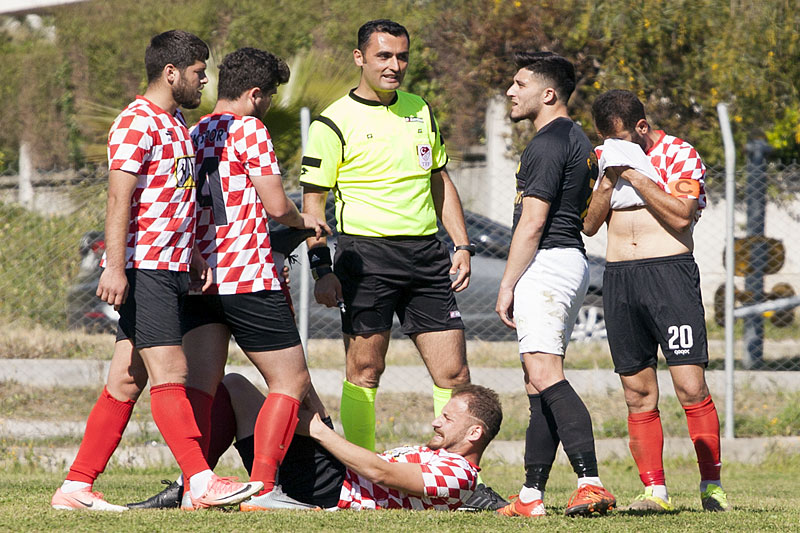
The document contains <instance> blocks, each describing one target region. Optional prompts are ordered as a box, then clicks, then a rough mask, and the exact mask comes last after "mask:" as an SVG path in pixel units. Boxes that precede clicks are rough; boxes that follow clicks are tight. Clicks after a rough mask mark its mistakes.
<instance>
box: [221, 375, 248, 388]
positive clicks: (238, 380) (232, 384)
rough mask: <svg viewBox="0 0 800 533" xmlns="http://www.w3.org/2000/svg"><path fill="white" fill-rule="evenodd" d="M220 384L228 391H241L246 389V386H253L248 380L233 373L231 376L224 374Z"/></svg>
mask: <svg viewBox="0 0 800 533" xmlns="http://www.w3.org/2000/svg"><path fill="white" fill-rule="evenodd" d="M222 383H223V384H224V385H225V387H226V388H227V389H228V390H230V389H242V388H243V387H248V386H250V387H252V386H253V384H252V383H250V380H249V379H247V378H246V377H244V376H243V375H241V374H237V373H235V372H233V373H231V374H225V376H224V377H223V378H222Z"/></svg>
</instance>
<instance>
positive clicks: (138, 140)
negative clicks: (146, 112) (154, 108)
mask: <svg viewBox="0 0 800 533" xmlns="http://www.w3.org/2000/svg"><path fill="white" fill-rule="evenodd" d="M152 147H153V137H152V135H151V133H150V120H149V119H148V118H147V117H146V116H143V115H138V114H134V113H123V114H122V115H120V116H119V117H117V120H115V121H114V124H113V125H112V126H111V131H110V132H109V133H108V169H109V170H124V171H125V172H130V173H132V174H139V173H140V171H141V169H142V165H143V164H144V162H145V160H146V159H147V157H148V155H149V154H150V150H151V149H152Z"/></svg>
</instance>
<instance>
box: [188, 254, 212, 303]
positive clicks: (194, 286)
mask: <svg viewBox="0 0 800 533" xmlns="http://www.w3.org/2000/svg"><path fill="white" fill-rule="evenodd" d="M189 280H190V281H189V291H191V292H205V291H206V289H208V288H209V287H210V286H211V284H212V283H213V282H214V272H213V271H212V270H211V267H210V266H208V263H207V262H206V260H205V259H203V256H202V255H200V252H199V251H198V250H197V249H196V248H195V250H194V251H193V253H192V262H191V263H190V264H189Z"/></svg>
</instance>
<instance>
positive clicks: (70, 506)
mask: <svg viewBox="0 0 800 533" xmlns="http://www.w3.org/2000/svg"><path fill="white" fill-rule="evenodd" d="M50 506H51V507H52V508H53V509H60V510H62V511H79V510H85V511H110V512H113V513H121V512H122V511H127V510H128V508H127V507H125V506H124V505H114V504H113V503H108V502H107V501H105V500H104V499H103V494H102V493H100V492H92V489H91V488H90V487H86V488H84V489H81V490H76V491H75V492H64V491H62V490H61V489H60V488H59V489H58V490H57V491H56V493H55V494H53V498H52V499H51V500H50Z"/></svg>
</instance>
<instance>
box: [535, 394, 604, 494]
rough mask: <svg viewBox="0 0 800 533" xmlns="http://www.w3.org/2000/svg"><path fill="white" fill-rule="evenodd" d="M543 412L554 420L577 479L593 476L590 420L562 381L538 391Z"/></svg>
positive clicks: (595, 469)
mask: <svg viewBox="0 0 800 533" xmlns="http://www.w3.org/2000/svg"><path fill="white" fill-rule="evenodd" d="M541 397H542V406H543V410H544V411H545V412H547V410H548V409H549V410H550V412H551V413H552V415H553V418H554V419H555V423H556V428H557V431H558V437H559V438H560V439H561V443H562V444H563V445H564V452H566V454H567V457H569V461H570V463H571V464H572V469H573V470H574V471H575V473H576V474H578V477H579V478H580V477H587V476H589V477H596V476H597V458H596V456H595V452H594V435H593V434H592V418H591V417H590V416H589V411H588V410H587V409H586V405H584V403H583V400H581V398H580V396H578V393H576V392H575V389H573V388H572V385H570V384H569V382H568V381H567V380H566V379H565V380H563V381H559V382H558V383H556V384H555V385H551V386H550V387H547V388H546V389H545V390H543V391H541Z"/></svg>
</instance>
